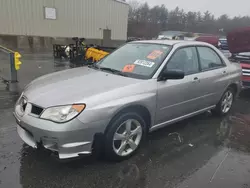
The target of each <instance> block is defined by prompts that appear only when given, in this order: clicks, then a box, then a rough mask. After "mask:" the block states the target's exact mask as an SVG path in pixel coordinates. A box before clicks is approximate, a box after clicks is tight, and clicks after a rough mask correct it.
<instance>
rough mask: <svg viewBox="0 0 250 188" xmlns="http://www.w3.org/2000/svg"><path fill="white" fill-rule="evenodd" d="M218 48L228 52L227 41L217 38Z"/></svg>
mask: <svg viewBox="0 0 250 188" xmlns="http://www.w3.org/2000/svg"><path fill="white" fill-rule="evenodd" d="M218 48H219V49H220V50H229V48H228V43H227V39H226V38H224V37H222V38H219V41H218Z"/></svg>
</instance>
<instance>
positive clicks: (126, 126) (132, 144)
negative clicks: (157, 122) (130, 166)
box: [113, 119, 142, 157]
mask: <svg viewBox="0 0 250 188" xmlns="http://www.w3.org/2000/svg"><path fill="white" fill-rule="evenodd" d="M141 139H142V125H141V124H140V123H139V121H137V120H135V119H128V120H126V121H125V122H123V123H122V124H121V125H120V126H119V127H118V128H117V130H116V131H115V134H114V136H113V150H114V151H115V153H116V154H117V155H119V156H123V157H124V156H127V155H129V154H131V153H132V152H134V151H135V150H136V148H137V147H138V146H139V144H140V142H141Z"/></svg>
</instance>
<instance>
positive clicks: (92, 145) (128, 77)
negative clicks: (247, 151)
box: [14, 40, 241, 160]
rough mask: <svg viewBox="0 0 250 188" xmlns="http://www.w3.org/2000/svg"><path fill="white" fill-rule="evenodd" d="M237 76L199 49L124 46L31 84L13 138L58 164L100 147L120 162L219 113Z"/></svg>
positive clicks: (178, 44) (235, 89) (158, 43)
mask: <svg viewBox="0 0 250 188" xmlns="http://www.w3.org/2000/svg"><path fill="white" fill-rule="evenodd" d="M240 77H241V68H240V66H239V64H236V63H231V62H229V61H228V59H226V58H225V57H224V55H223V54H222V53H221V52H220V51H219V50H217V49H216V48H215V47H213V46H212V45H209V44H206V43H202V42H193V41H171V40H155V41H140V42H131V43H127V44H126V45H124V46H122V47H121V48H119V49H117V50H116V51H115V52H113V53H111V54H110V55H108V56H107V57H106V58H104V59H102V60H101V61H100V62H98V63H96V64H94V65H93V66H90V67H81V68H75V69H70V70H66V71H61V72H56V73H53V74H49V75H45V76H42V77H40V78H38V79H36V80H34V81H32V82H31V83H30V84H29V85H27V87H26V88H25V89H24V91H23V93H22V95H21V96H20V98H19V99H18V101H17V103H16V106H15V112H14V115H15V118H16V120H17V124H18V125H17V131H18V134H19V136H20V137H21V138H22V140H23V141H24V142H25V143H27V144H28V145H30V146H31V147H33V148H37V147H43V148H46V149H48V150H51V151H53V152H55V153H57V154H58V156H59V158H60V159H65V158H72V157H78V156H81V155H86V154H91V153H92V151H93V149H96V148H99V149H100V148H101V149H102V150H103V151H104V153H105V155H106V156H107V157H108V158H109V159H112V160H123V159H126V158H128V157H130V156H131V155H133V154H134V153H135V152H136V151H137V150H138V149H139V146H140V145H141V143H142V141H143V139H144V138H145V136H146V135H147V133H148V132H151V131H154V130H156V129H159V128H162V127H164V126H167V125H169V124H171V123H174V122H177V121H180V120H183V119H185V118H189V117H191V116H194V115H197V114H200V113H202V112H205V111H207V110H211V111H212V112H213V113H215V114H219V115H225V114H227V113H228V112H229V111H230V109H231V107H232V104H233V101H234V99H235V97H236V96H237V94H238V93H239V92H240V88H241V82H240ZM97 146H99V147H97ZM100 146H101V147H100Z"/></svg>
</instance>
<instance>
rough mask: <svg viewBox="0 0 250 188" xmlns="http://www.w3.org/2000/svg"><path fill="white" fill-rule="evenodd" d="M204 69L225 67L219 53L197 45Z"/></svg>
mask: <svg viewBox="0 0 250 188" xmlns="http://www.w3.org/2000/svg"><path fill="white" fill-rule="evenodd" d="M197 49H198V52H199V57H200V65H201V69H202V70H209V69H214V68H219V67H223V66H224V64H223V62H222V60H221V58H220V57H219V55H218V54H217V53H216V52H215V51H213V50H212V49H211V48H208V47H197Z"/></svg>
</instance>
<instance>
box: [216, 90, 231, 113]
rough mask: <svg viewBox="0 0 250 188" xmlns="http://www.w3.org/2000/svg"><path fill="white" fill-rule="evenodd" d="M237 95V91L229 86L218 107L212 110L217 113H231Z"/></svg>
mask: <svg viewBox="0 0 250 188" xmlns="http://www.w3.org/2000/svg"><path fill="white" fill-rule="evenodd" d="M234 97H235V91H234V90H233V89H232V88H231V87H229V88H228V89H227V90H226V91H225V92H224V94H223V96H222V98H221V100H220V101H219V103H218V104H217V105H216V108H215V109H213V110H212V112H213V113H214V114H216V115H221V116H222V115H226V114H228V113H229V111H230V110H231V108H232V106H233V102H234Z"/></svg>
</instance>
